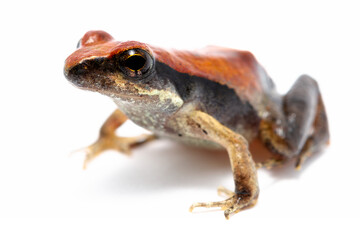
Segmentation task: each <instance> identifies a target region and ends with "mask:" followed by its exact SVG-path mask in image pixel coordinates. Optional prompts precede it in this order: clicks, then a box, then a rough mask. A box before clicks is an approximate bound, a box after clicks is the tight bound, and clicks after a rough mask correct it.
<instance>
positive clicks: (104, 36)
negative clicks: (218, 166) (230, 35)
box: [64, 30, 330, 219]
mask: <svg viewBox="0 0 360 240" xmlns="http://www.w3.org/2000/svg"><path fill="white" fill-rule="evenodd" d="M64 75H65V77H66V79H67V80H68V81H69V82H70V83H71V84H72V85H74V86H76V87H78V88H80V89H83V90H89V91H93V92H98V93H100V94H103V95H105V96H107V97H109V98H110V99H112V101H113V102H114V103H115V104H116V106H117V108H116V110H115V111H114V112H113V113H112V114H111V115H110V116H109V117H108V119H107V120H106V121H105V122H104V124H103V125H102V127H101V128H100V133H99V137H98V139H97V140H96V141H95V142H94V143H93V144H91V145H90V146H89V147H87V148H86V152H87V154H86V157H85V161H84V168H85V167H86V166H87V164H88V163H89V162H90V161H91V160H93V159H94V158H95V157H97V156H98V155H99V154H101V153H102V152H104V151H106V150H117V151H119V152H122V153H125V154H129V153H130V152H131V150H132V149H134V148H135V147H136V146H140V145H142V144H144V143H148V142H150V141H153V140H155V139H159V138H167V139H171V140H175V141H178V142H181V143H184V144H189V145H195V146H198V147H203V148H209V149H219V148H221V149H225V150H226V151H227V153H228V157H229V160H230V165H231V171H232V174H233V179H234V191H231V190H228V189H226V188H224V187H219V188H218V193H219V194H222V195H225V196H226V199H225V200H222V201H213V202H211V201H210V202H197V203H194V204H192V205H191V207H190V211H193V210H194V209H195V208H201V207H203V208H214V207H216V208H221V209H222V210H223V211H224V216H225V218H226V219H229V217H230V216H232V215H234V214H236V213H238V212H240V211H242V210H244V209H248V208H251V207H253V206H254V205H255V204H256V202H257V200H258V197H259V183H258V177H257V169H258V168H260V167H267V168H272V167H275V166H278V165H283V164H284V163H285V162H288V161H294V163H295V164H294V165H295V168H296V169H300V168H301V166H302V165H303V164H304V162H305V161H306V160H307V159H309V158H310V157H312V156H314V155H315V154H317V153H319V152H320V151H322V150H323V149H324V147H325V146H327V145H328V144H329V139H330V134H329V126H328V119H327V115H326V111H325V106H324V103H323V100H322V95H321V93H320V90H319V86H318V84H317V82H316V81H315V80H314V79H313V78H312V77H310V76H309V75H305V74H304V75H301V76H300V77H299V78H298V79H297V80H296V81H295V83H294V84H293V85H292V87H291V88H290V90H289V91H288V92H287V93H286V94H280V93H278V91H277V90H276V87H275V84H274V82H273V80H272V79H271V78H270V77H269V75H268V74H267V72H266V71H265V69H264V67H263V66H262V65H260V64H259V63H258V61H257V59H256V58H255V57H254V55H253V54H252V53H251V52H249V51H242V50H236V49H232V48H225V47H217V46H208V47H205V48H202V49H198V50H176V49H167V48H161V47H157V46H153V45H150V44H146V43H142V42H138V41H117V40H115V39H114V38H113V37H112V36H111V35H110V34H108V33H107V32H105V31H101V30H94V31H88V32H87V33H86V34H85V35H84V36H83V37H82V38H81V39H80V41H79V43H78V46H77V49H76V51H75V52H73V53H72V54H71V55H70V56H69V57H68V58H67V59H66V60H65V66H64ZM127 120H131V121H132V122H134V123H135V124H137V125H139V126H141V127H143V128H145V129H147V130H148V131H149V132H150V133H151V134H142V135H140V136H135V137H121V136H118V134H117V133H116V130H117V129H118V128H119V127H120V126H121V125H123V124H124V122H126V121H127ZM254 141H258V142H260V146H261V147H263V148H264V149H267V150H268V152H270V154H271V155H270V157H268V159H265V160H264V161H263V162H260V163H259V162H255V161H254V159H253V157H252V156H253V153H252V152H251V151H250V150H249V144H251V143H253V142H254ZM252 151H255V152H256V151H257V150H256V149H255V150H252Z"/></svg>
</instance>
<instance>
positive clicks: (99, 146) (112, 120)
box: [84, 109, 155, 169]
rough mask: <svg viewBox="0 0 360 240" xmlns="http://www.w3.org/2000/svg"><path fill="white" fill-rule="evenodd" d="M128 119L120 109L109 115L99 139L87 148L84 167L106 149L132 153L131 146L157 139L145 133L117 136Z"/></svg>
mask: <svg viewBox="0 0 360 240" xmlns="http://www.w3.org/2000/svg"><path fill="white" fill-rule="evenodd" d="M126 120H127V117H126V116H125V114H123V113H122V112H121V111H120V110H118V109H117V110H115V111H114V112H113V113H112V114H111V115H110V116H109V117H108V119H107V120H106V121H105V122H104V124H103V125H102V127H101V129H100V134H99V138H98V139H97V141H96V142H95V143H93V144H92V145H90V146H88V147H87V148H86V150H85V151H86V157H85V161H84V169H85V168H86V166H87V164H88V163H89V162H90V161H91V160H93V159H94V158H95V157H96V156H98V155H99V154H101V153H102V152H104V151H106V150H110V149H113V150H117V151H119V152H122V153H125V154H130V152H131V148H133V147H135V146H138V145H141V144H143V143H145V142H149V141H151V140H153V139H155V136H154V135H152V134H143V135H140V136H136V137H119V136H116V134H115V131H116V129H117V128H118V127H120V126H121V125H122V124H123V123H124V122H125V121H126Z"/></svg>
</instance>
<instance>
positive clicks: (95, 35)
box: [80, 31, 113, 46]
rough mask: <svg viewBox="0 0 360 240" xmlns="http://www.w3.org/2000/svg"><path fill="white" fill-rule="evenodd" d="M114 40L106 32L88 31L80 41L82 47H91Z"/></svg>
mask: <svg viewBox="0 0 360 240" xmlns="http://www.w3.org/2000/svg"><path fill="white" fill-rule="evenodd" d="M111 40H113V37H112V36H111V35H110V34H108V33H107V32H104V31H88V32H87V33H85V35H84V36H83V37H82V39H81V40H80V46H91V45H96V44H99V43H104V42H108V41H111Z"/></svg>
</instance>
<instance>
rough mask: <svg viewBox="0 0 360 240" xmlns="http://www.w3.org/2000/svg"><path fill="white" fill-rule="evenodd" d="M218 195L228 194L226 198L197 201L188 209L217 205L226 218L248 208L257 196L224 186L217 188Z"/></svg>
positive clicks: (252, 204) (254, 202)
mask: <svg viewBox="0 0 360 240" xmlns="http://www.w3.org/2000/svg"><path fill="white" fill-rule="evenodd" d="M218 194H219V195H226V196H229V198H228V199H226V200H223V201H217V202H198V203H194V204H192V205H191V206H190V209H189V211H190V212H192V211H193V210H194V209H195V208H198V207H204V208H213V207H219V208H221V209H222V210H224V215H225V218H226V219H229V218H230V216H231V215H233V214H235V213H238V212H240V211H241V210H244V209H247V208H250V207H252V206H254V205H255V204H256V201H257V197H250V196H245V195H241V194H235V193H234V192H232V191H230V190H228V189H226V188H224V187H219V188H218Z"/></svg>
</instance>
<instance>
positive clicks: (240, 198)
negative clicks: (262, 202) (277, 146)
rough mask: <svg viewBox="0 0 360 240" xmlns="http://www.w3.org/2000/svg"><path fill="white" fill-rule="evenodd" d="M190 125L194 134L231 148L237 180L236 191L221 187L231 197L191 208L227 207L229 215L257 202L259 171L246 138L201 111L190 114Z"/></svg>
mask: <svg viewBox="0 0 360 240" xmlns="http://www.w3.org/2000/svg"><path fill="white" fill-rule="evenodd" d="M186 125H187V126H188V127H187V131H191V134H193V136H195V137H199V138H202V139H206V140H210V141H214V142H216V143H218V144H220V145H222V146H223V147H224V148H225V149H226V150H227V152H228V154H229V157H230V163H231V168H232V172H233V176H234V182H235V191H234V192H231V191H229V190H225V189H224V188H219V192H222V193H224V194H226V195H228V196H229V198H228V199H226V200H224V201H219V202H205V203H195V204H193V205H192V206H191V207H190V211H192V210H193V209H194V208H196V207H207V208H209V207H220V208H222V209H224V210H225V212H224V214H225V217H226V218H227V219H228V218H229V216H230V214H232V213H237V212H239V211H241V210H243V209H245V208H248V207H251V206H253V205H255V203H256V201H257V198H258V195H259V188H258V182H257V173H256V167H255V163H254V161H253V159H252V157H251V154H250V152H249V150H248V143H247V141H246V140H245V138H244V137H242V136H241V135H239V134H238V133H235V132H233V131H232V130H230V129H229V128H227V127H225V126H224V125H222V124H221V123H219V122H218V121H217V120H216V119H214V118H213V117H211V116H209V115H208V114H206V113H204V112H200V111H194V112H193V113H192V114H190V116H188V119H187V123H186Z"/></svg>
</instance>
